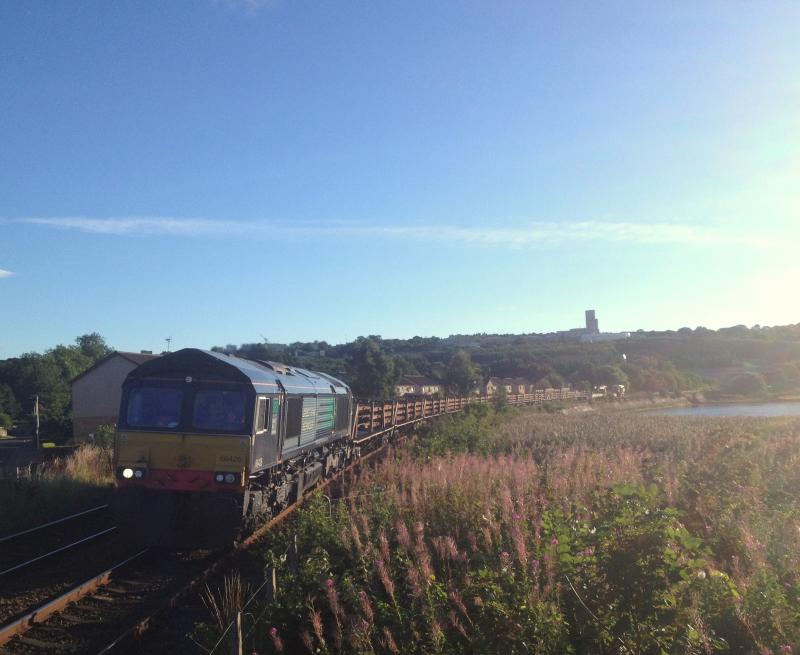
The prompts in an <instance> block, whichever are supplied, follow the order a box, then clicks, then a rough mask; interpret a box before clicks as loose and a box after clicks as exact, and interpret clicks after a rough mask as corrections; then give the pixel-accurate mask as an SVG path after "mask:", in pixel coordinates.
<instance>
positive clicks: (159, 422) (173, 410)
mask: <svg viewBox="0 0 800 655" xmlns="http://www.w3.org/2000/svg"><path fill="white" fill-rule="evenodd" d="M182 405H183V391H181V390H180V389H170V388H169V387H139V388H137V389H133V390H131V393H130V396H129V397H128V413H127V416H126V419H127V421H126V422H127V424H128V425H129V426H130V427H137V428H177V427H178V426H179V425H180V423H181V407H182Z"/></svg>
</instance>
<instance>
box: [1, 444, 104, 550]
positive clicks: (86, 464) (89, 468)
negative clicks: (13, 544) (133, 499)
mask: <svg viewBox="0 0 800 655" xmlns="http://www.w3.org/2000/svg"><path fill="white" fill-rule="evenodd" d="M113 482H114V476H113V470H112V463H111V451H110V450H108V449H105V448H99V447H97V446H93V445H84V446H81V447H80V448H78V449H77V450H75V451H74V452H73V453H71V454H70V455H68V456H66V457H60V458H56V459H54V460H52V461H50V462H47V463H45V464H43V465H42V466H41V467H39V468H38V469H36V470H35V471H34V473H33V475H32V476H31V478H30V479H23V480H0V535H3V534H8V533H11V532H16V531H18V530H24V529H26V528H29V527H33V526H36V525H39V524H41V523H44V522H46V521H48V520H52V519H55V518H58V517H60V516H64V515H67V514H70V513H72V512H76V511H79V510H81V509H85V508H88V507H89V506H91V505H93V504H96V503H98V502H101V501H102V500H104V499H105V498H106V496H107V494H108V490H109V487H110V485H112V484H113Z"/></svg>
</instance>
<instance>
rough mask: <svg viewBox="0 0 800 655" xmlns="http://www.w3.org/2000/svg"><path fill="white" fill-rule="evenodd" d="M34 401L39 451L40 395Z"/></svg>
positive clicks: (37, 448) (37, 447)
mask: <svg viewBox="0 0 800 655" xmlns="http://www.w3.org/2000/svg"><path fill="white" fill-rule="evenodd" d="M33 398H34V400H33V416H34V417H35V418H36V450H39V394H38V393H37V394H36V395H35V396H34V397H33Z"/></svg>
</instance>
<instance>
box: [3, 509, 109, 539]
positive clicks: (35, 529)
mask: <svg viewBox="0 0 800 655" xmlns="http://www.w3.org/2000/svg"><path fill="white" fill-rule="evenodd" d="M101 509H108V505H99V506H97V507H92V508H91V509H87V510H84V511H83V512H78V513H77V514H70V515H69V516H64V517H62V518H60V519H56V520H55V521H50V522H49V523H43V524H42V525H37V526H36V527H35V528H28V529H27V530H23V531H22V532H16V533H15V534H10V535H8V536H7V537H0V544H1V543H3V542H4V541H10V540H11V539H16V538H17V537H22V536H23V535H26V534H30V533H31V532H36V531H37V530H44V529H45V528H49V527H50V526H51V525H58V524H59V523H64V521H71V520H72V519H76V518H78V517H79V516H84V515H86V514H91V513H92V512H97V511H99V510H101Z"/></svg>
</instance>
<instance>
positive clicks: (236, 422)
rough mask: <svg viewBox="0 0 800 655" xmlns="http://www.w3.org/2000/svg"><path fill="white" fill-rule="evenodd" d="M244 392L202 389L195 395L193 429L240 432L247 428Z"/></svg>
mask: <svg viewBox="0 0 800 655" xmlns="http://www.w3.org/2000/svg"><path fill="white" fill-rule="evenodd" d="M245 422H246V418H245V397H244V393H243V392H242V391H221V390H218V389H200V390H198V391H197V392H196V393H195V395H194V409H193V412H192V427H195V428H197V429H198V430H220V431H223V432H240V431H241V430H242V429H243V428H244V427H245Z"/></svg>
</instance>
